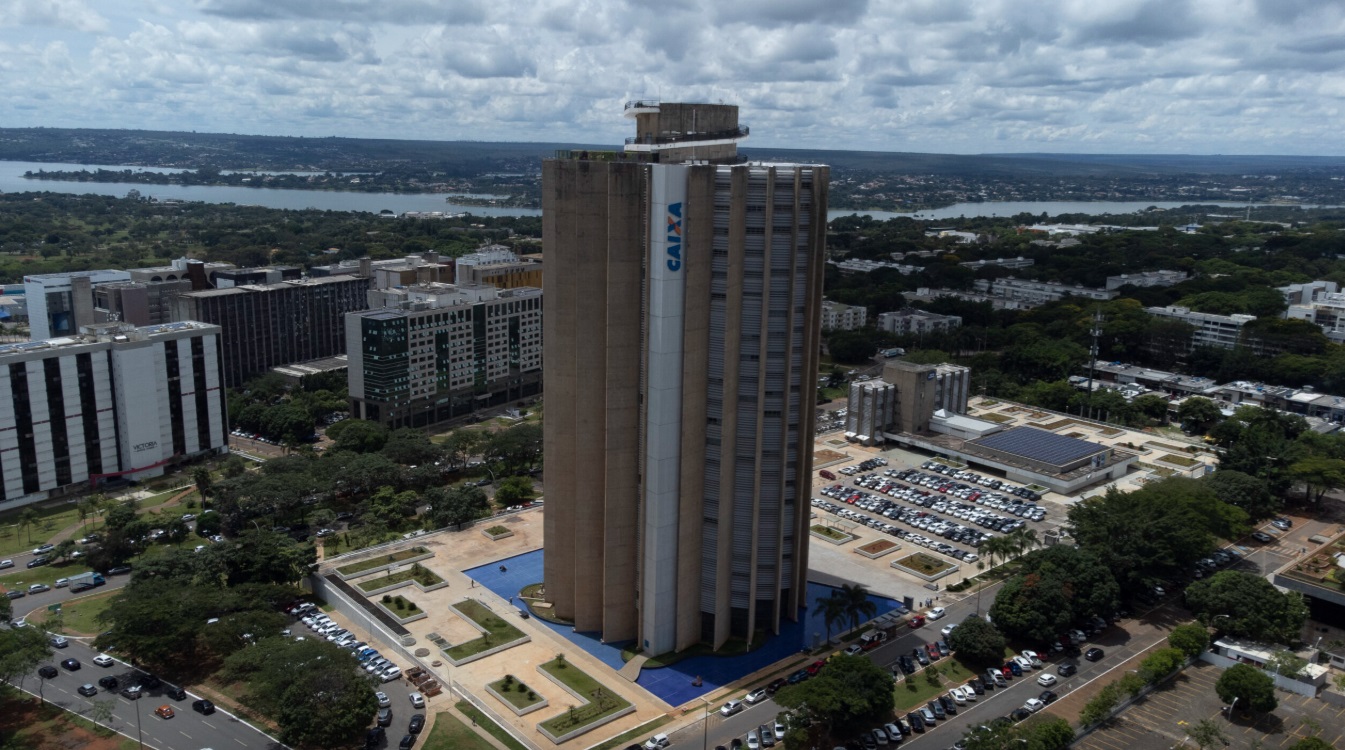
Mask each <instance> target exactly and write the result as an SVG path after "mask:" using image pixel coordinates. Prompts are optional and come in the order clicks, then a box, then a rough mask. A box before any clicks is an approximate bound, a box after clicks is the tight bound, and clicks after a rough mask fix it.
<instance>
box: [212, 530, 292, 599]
mask: <svg viewBox="0 0 1345 750" xmlns="http://www.w3.org/2000/svg"><path fill="white" fill-rule="evenodd" d="M209 551H211V552H214V553H216V554H218V555H220V557H221V559H222V560H223V562H224V567H225V571H226V572H225V575H226V577H227V583H228V585H230V586H238V585H241V584H245V583H278V584H293V583H298V582H299V581H300V580H302V579H303V578H304V577H305V576H307V575H308V568H309V566H310V565H312V564H313V563H314V562H315V561H316V560H317V555H316V552H315V551H314V550H313V547H312V545H310V544H300V543H299V542H296V541H294V540H293V539H291V538H290V537H288V536H285V535H284V534H279V533H276V532H274V531H271V530H269V529H263V530H260V531H258V530H255V529H250V530H248V531H245V532H243V533H242V534H239V535H238V537H237V538H235V539H231V540H229V541H228V542H227V543H225V544H221V545H215V546H212V547H211V548H210V550H209Z"/></svg>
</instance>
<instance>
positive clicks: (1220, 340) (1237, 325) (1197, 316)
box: [1144, 306, 1256, 349]
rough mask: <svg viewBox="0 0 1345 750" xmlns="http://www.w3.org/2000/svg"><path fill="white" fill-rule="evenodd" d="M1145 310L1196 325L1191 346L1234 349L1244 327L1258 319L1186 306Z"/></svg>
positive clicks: (1160, 316)
mask: <svg viewBox="0 0 1345 750" xmlns="http://www.w3.org/2000/svg"><path fill="white" fill-rule="evenodd" d="M1144 311H1145V312H1147V313H1149V314H1150V315H1153V316H1155V317H1158V318H1167V319H1168V320H1176V321H1180V322H1182V323H1186V324H1188V325H1191V326H1194V327H1195V330H1194V331H1192V333H1191V347H1192V348H1195V347H1198V346H1216V347H1219V348H1222V349H1232V348H1233V347H1235V346H1237V344H1238V341H1239V340H1241V338H1242V327H1243V326H1245V325H1247V324H1248V323H1250V322H1252V321H1253V320H1256V316H1255V315H1241V314H1235V315H1215V314H1214V313H1202V312H1193V311H1192V310H1191V309H1190V308H1186V307H1176V306H1169V307H1146V308H1144Z"/></svg>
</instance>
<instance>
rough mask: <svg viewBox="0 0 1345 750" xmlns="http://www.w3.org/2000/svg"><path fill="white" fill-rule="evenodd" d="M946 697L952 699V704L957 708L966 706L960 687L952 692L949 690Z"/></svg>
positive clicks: (965, 697)
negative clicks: (957, 706)
mask: <svg viewBox="0 0 1345 750" xmlns="http://www.w3.org/2000/svg"><path fill="white" fill-rule="evenodd" d="M948 697H949V698H952V699H953V702H954V703H956V704H957V705H959V706H965V705H967V696H966V694H965V693H963V692H962V688H960V687H955V688H953V689H952V690H949V691H948Z"/></svg>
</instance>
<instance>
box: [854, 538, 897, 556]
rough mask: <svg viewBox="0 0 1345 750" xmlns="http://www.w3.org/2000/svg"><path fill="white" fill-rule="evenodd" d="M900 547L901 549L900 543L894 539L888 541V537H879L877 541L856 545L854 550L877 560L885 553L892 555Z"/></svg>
mask: <svg viewBox="0 0 1345 750" xmlns="http://www.w3.org/2000/svg"><path fill="white" fill-rule="evenodd" d="M866 547H879V548H880V549H878V550H872V549H866ZM899 549H901V545H900V544H897V543H896V542H893V541H888V540H887V539H879V540H877V541H873V542H869V543H868V544H861V545H859V546H858V547H855V550H854V551H855V553H856V554H860V555H863V556H865V557H867V558H869V559H870V560H877V559H878V558H880V557H882V556H883V555H890V554H892V553H893V552H896V551H897V550H899Z"/></svg>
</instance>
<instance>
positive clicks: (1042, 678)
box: [1037, 674, 1058, 687]
mask: <svg viewBox="0 0 1345 750" xmlns="http://www.w3.org/2000/svg"><path fill="white" fill-rule="evenodd" d="M1056 682H1058V680H1057V679H1056V678H1055V675H1053V674H1041V675H1038V676H1037V684H1038V685H1041V686H1042V687H1051V686H1052V685H1054V684H1056Z"/></svg>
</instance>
